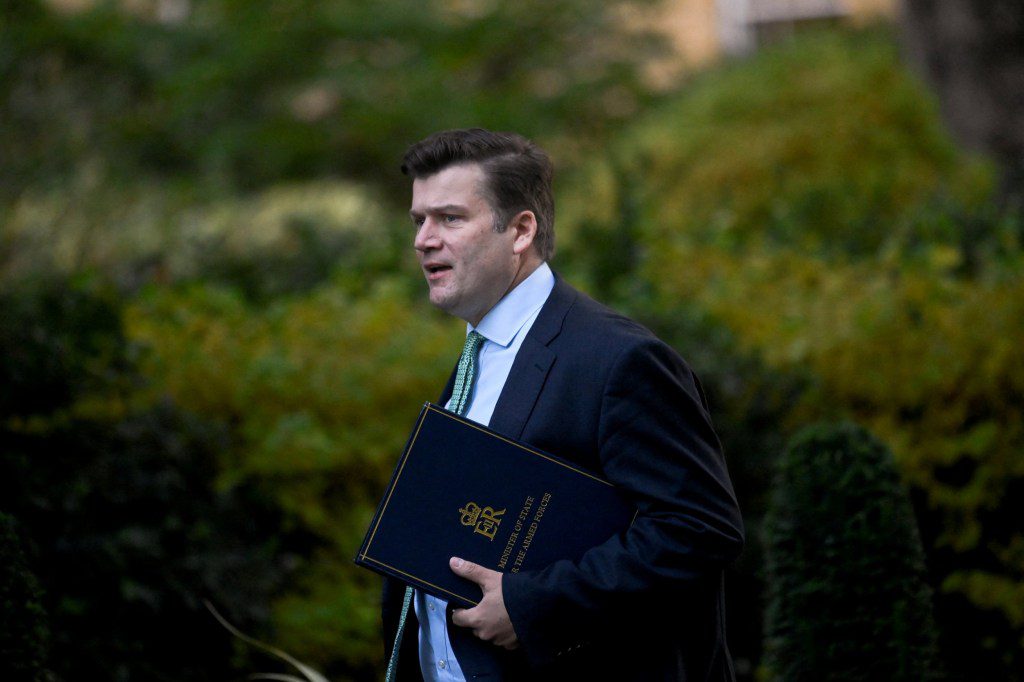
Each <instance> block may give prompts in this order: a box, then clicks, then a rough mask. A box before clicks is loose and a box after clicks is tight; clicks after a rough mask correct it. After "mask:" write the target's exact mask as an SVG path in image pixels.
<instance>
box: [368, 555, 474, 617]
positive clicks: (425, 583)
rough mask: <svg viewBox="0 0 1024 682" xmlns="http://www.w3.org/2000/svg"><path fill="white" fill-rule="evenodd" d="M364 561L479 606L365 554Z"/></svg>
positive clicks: (470, 600)
mask: <svg viewBox="0 0 1024 682" xmlns="http://www.w3.org/2000/svg"><path fill="white" fill-rule="evenodd" d="M363 559H364V560H366V561H372V562H373V563H375V564H377V565H378V566H383V567H384V568H386V569H388V570H391V571H394V572H395V573H401V574H402V575H404V576H405V577H406V578H412V579H413V580H416V581H419V582H421V583H423V584H424V585H429V586H430V587H433V588H434V589H435V590H440V591H442V592H444V593H445V594H450V595H452V596H453V597H455V598H456V599H461V600H462V601H465V602H469V603H470V604H472V605H473V606H476V605H477V604H479V603H480V602H478V601H473V600H472V599H468V598H466V597H463V596H462V595H461V594H458V593H457V592H452V591H451V590H446V589H444V588H443V587H441V586H440V585H435V584H434V583H432V582H430V581H427V580H424V579H423V578H419V577H417V576H414V575H413V574H412V573H406V572H405V571H403V570H401V569H399V568H395V567H394V566H392V565H390V564H386V563H384V562H383V561H378V560H377V559H374V558H373V557H372V556H367V555H366V554H365V553H364V554H363Z"/></svg>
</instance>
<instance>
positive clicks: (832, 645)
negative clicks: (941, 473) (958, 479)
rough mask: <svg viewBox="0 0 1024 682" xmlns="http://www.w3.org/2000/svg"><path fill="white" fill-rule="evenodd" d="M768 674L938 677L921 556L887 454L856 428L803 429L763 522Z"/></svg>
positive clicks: (793, 679) (795, 681) (782, 465)
mask: <svg viewBox="0 0 1024 682" xmlns="http://www.w3.org/2000/svg"><path fill="white" fill-rule="evenodd" d="M765 541H766V544H767V558H768V561H767V572H768V595H769V601H768V609H767V626H766V630H767V633H766V636H767V642H766V659H765V669H766V670H767V676H768V679H771V680H786V681H787V682H799V681H802V680H824V679H828V680H837V681H843V680H892V681H893V682H899V681H906V682H911V681H913V682H920V681H921V680H929V679H935V678H936V677H937V668H936V654H937V649H936V632H935V625H934V621H933V618H932V604H931V590H930V589H929V588H928V585H927V582H926V573H925V565H924V552H923V551H922V548H921V541H920V538H919V536H918V533H917V527H916V525H915V523H914V516H913V512H912V511H911V507H910V502H909V499H908V497H907V494H906V492H905V491H904V490H903V488H902V486H901V484H900V481H899V477H898V475H897V473H896V468H895V466H894V463H893V459H892V455H891V453H890V452H889V451H888V450H887V449H886V448H885V446H884V445H882V443H880V442H879V441H878V440H876V439H875V438H873V437H872V436H871V434H869V433H868V432H867V431H865V430H864V429H862V428H860V427H858V426H855V425H853V424H842V425H822V426H817V427H811V428H808V429H805V430H803V431H801V432H800V433H799V434H798V435H797V436H796V437H795V438H794V439H793V441H792V443H791V444H790V446H789V448H788V449H787V451H786V453H785V454H784V455H783V456H782V457H781V458H780V460H779V463H778V475H777V477H776V479H775V483H774V492H773V494H772V500H771V505H770V506H769V510H768V515H767V517H766V519H765Z"/></svg>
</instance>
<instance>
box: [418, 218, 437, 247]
mask: <svg viewBox="0 0 1024 682" xmlns="http://www.w3.org/2000/svg"><path fill="white" fill-rule="evenodd" d="M412 245H413V247H415V248H416V250H417V251H428V250H430V249H436V248H438V247H439V246H441V240H440V239H439V238H438V235H437V225H436V224H435V223H434V221H433V220H431V219H430V218H426V219H425V220H424V221H423V222H422V223H421V224H420V226H419V229H417V230H416V238H415V239H413V242H412Z"/></svg>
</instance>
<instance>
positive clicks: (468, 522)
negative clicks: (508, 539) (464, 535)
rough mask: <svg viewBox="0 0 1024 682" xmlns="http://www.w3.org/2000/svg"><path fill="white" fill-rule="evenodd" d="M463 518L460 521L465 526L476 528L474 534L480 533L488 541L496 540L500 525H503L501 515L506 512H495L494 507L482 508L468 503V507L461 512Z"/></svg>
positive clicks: (473, 503) (474, 503)
mask: <svg viewBox="0 0 1024 682" xmlns="http://www.w3.org/2000/svg"><path fill="white" fill-rule="evenodd" d="M459 513H460V514H462V517H461V518H460V519H459V520H460V521H461V522H462V525H463V526H475V528H474V529H473V532H474V533H480V535H483V536H484V537H486V538H487V539H488V540H494V535H495V533H497V532H498V524H500V523H501V515H502V514H504V513H505V510H504V509H502V510H500V511H494V507H481V506H480V505H478V504H477V503H476V502H467V503H466V506H465V507H463V508H462V509H460V510H459Z"/></svg>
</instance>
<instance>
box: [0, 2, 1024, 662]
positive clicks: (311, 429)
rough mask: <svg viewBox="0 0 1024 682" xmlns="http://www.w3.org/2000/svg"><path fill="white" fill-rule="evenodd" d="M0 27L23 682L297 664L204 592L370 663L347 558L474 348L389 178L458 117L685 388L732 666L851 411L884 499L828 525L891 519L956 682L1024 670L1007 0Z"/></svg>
mask: <svg viewBox="0 0 1024 682" xmlns="http://www.w3.org/2000/svg"><path fill="white" fill-rule="evenodd" d="M865 6H866V7H865ZM801 7H803V8H804V9H803V10H801V9H800V8H801ZM758 8H760V9H758ZM766 8H768V9H766ZM771 8H775V9H776V10H778V12H777V13H776V14H775V15H772V14H771V13H770V12H769V11H768V10H769V9H771ZM786 8H789V10H792V11H790V12H789V13H788V14H787V13H786V11H785V10H786ZM794 8H795V9H794ZM806 8H812V9H813V10H814V11H809V10H807V9H806ZM740 10H745V11H746V13H745V14H744V13H742V12H740V13H739V14H737V12H739V11H740ZM755 10H757V11H755ZM798 10H799V11H798ZM758 12H761V14H758ZM737 17H739V18H737ZM0 22H2V23H0V351H2V354H0V608H2V609H3V613H2V619H0V672H2V673H3V674H2V675H0V676H2V677H3V679H11V680H18V679H26V680H29V679H40V680H46V679H51V680H79V679H109V680H186V679H187V680H227V679H242V678H244V677H245V676H246V675H247V674H248V673H252V672H259V671H271V670H277V671H281V670H282V669H281V668H279V667H278V666H277V664H276V663H275V662H274V661H273V660H272V659H270V658H267V657H266V656H264V655H263V654H260V653H258V652H256V651H254V650H253V649H251V648H249V647H247V646H246V645H245V644H243V643H242V642H240V641H238V640H237V639H234V638H233V637H232V636H231V635H230V634H229V633H228V632H226V631H225V630H224V629H223V628H221V626H220V625H219V624H218V623H217V622H216V621H215V620H214V618H213V617H212V616H211V615H210V613H209V612H208V611H207V610H206V608H205V607H204V605H203V601H204V600H208V601H209V602H210V603H211V604H213V605H214V606H215V607H216V608H217V609H218V610H219V611H220V612H221V613H223V614H224V615H225V617H226V618H227V619H228V620H230V621H231V622H232V623H234V624H235V625H237V626H238V627H240V628H241V629H242V630H244V631H246V632H248V633H250V634H252V635H255V636H257V637H259V638H260V639H262V640H264V641H267V642H270V643H273V644H274V645H276V646H279V647H281V648H283V649H285V650H287V651H288V652H290V653H291V654H293V655H295V656H297V657H298V658H300V659H302V660H304V661H306V662H307V663H309V664H311V665H313V666H315V667H316V668H318V669H319V670H320V671H322V672H323V673H324V674H325V675H326V676H327V677H328V678H330V679H331V680H371V679H377V678H379V677H380V676H381V671H382V668H383V665H382V656H383V647H382V644H381V642H380V639H379V635H378V598H379V581H378V579H377V578H376V577H375V576H374V575H372V574H370V573H368V572H366V571H365V570H363V569H358V568H356V567H355V566H354V564H353V562H352V559H353V557H354V555H355V552H356V549H357V547H358V545H359V542H360V541H361V539H362V535H363V532H364V530H365V528H366V525H367V523H368V521H369V518H370V516H371V514H372V513H373V509H374V507H375V505H376V503H377V501H378V496H379V494H380V492H381V490H382V489H383V486H384V485H385V483H386V481H387V479H388V477H389V475H390V472H391V469H392V466H393V464H394V462H395V459H396V457H397V456H398V454H399V453H400V450H401V448H402V445H403V443H404V442H405V438H406V435H407V429H408V427H409V425H410V424H411V423H412V420H413V419H414V418H415V416H416V414H417V413H418V411H419V408H420V406H421V405H422V403H423V402H424V401H425V400H431V399H435V398H436V397H437V395H438V393H439V392H440V389H441V387H442V386H443V384H444V381H445V379H446V378H447V375H448V373H449V371H450V370H451V367H452V365H453V363H454V361H455V359H456V356H457V354H458V350H459V348H460V344H461V341H460V338H459V337H460V336H461V335H462V333H463V325H462V324H461V323H458V322H456V321H453V320H451V319H448V318H446V317H445V316H444V315H443V314H441V313H439V312H437V311H435V310H433V309H432V308H431V307H430V306H429V304H428V303H427V302H426V297H425V295H424V294H425V288H424V285H423V283H422V280H421V276H420V274H419V272H418V269H417V268H416V266H415V259H414V257H413V250H412V248H411V241H412V229H411V226H410V224H409V220H408V217H407V215H406V211H407V209H408V196H409V183H408V180H407V179H406V178H404V177H403V176H401V174H400V173H399V171H398V166H399V160H400V157H401V154H402V152H403V151H404V149H405V148H406V147H407V146H408V145H409V144H411V143H413V142H415V141H417V140H418V139H420V138H422V137H424V136H425V135H427V134H429V133H431V132H433V131H435V130H438V129H443V128H451V127H465V126H474V125H480V126H484V127H488V128H492V129H499V130H506V129H510V130H516V131H518V132H521V133H523V134H525V135H527V136H529V137H532V138H534V139H535V140H536V141H538V142H539V143H540V144H542V145H543V146H544V147H545V148H547V149H548V150H549V152H550V153H551V155H552V157H553V158H554V161H555V164H556V191H557V202H558V217H557V235H558V242H557V248H558V252H557V255H556V257H555V259H554V261H553V265H554V267H555V269H556V270H558V271H559V272H560V273H562V274H563V275H564V276H565V277H566V278H567V279H568V280H569V281H571V282H573V283H575V284H576V285H578V286H579V287H581V288H583V289H585V290H587V291H589V292H590V293H591V294H592V295H593V296H594V297H596V298H598V299H599V300H601V301H603V302H606V303H608V304H610V305H612V306H613V307H615V308H617V309H619V310H622V311H623V312H626V313H627V314H630V315H631V316H633V317H635V318H637V319H638V320H640V321H642V322H644V323H645V324H646V325H648V326H649V327H651V328H652V329H653V330H655V331H656V332H657V333H658V334H659V335H660V336H661V337H662V338H664V339H666V340H667V341H669V342H670V343H672V344H673V345H674V346H675V347H676V348H678V349H679V351H680V352H681V353H682V354H683V356H684V357H686V358H687V359H688V360H689V361H690V363H691V364H692V365H693V366H694V368H695V369H696V371H697V373H698V374H699V375H700V376H701V378H702V380H703V382H704V385H705V388H706V389H707V391H708V394H709V398H710V402H711V406H712V411H713V415H714V418H715V421H716V425H717V428H718V432H719V434H720V436H721V439H722V441H723V445H724V448H725V451H726V455H727V458H728V462H729V466H730V469H731V472H732V475H733V479H734V481H735V483H736V486H737V492H738V495H739V498H740V503H741V507H742V508H743V511H744V516H745V521H746V524H747V528H748V545H747V548H746V550H745V553H744V555H743V556H742V557H741V560H740V561H739V563H738V565H737V566H736V567H735V568H734V569H732V570H731V571H730V574H729V576H728V595H729V610H730V614H729V628H730V646H731V649H732V654H733V656H734V659H735V661H736V665H737V671H738V673H739V675H740V678H741V679H742V680H748V681H749V680H764V679H775V677H774V676H775V675H777V674H781V667H780V666H779V665H778V664H776V666H777V667H776V668H775V669H772V668H771V666H770V665H769V664H767V663H766V660H768V659H767V658H766V655H765V646H766V645H765V640H766V633H765V622H766V610H767V609H768V607H767V604H768V602H769V600H770V599H772V598H774V597H772V595H773V594H774V595H776V596H777V594H778V593H779V589H780V588H779V587H778V585H776V586H775V587H770V586H769V585H767V583H768V582H769V578H770V576H769V575H768V572H767V570H766V558H765V532H764V530H765V523H764V521H765V519H766V514H767V518H768V519H770V520H773V521H772V523H774V524H775V526H774V527H775V528H776V530H775V531H773V532H774V533H776V536H777V534H778V533H779V532H780V531H779V530H778V528H779V527H780V526H779V524H780V523H782V524H783V526H784V525H785V523H784V521H785V518H788V517H786V516H785V514H792V515H793V518H805V517H810V518H815V517H814V514H816V513H817V512H818V511H819V510H818V509H816V508H815V507H814V505H813V504H810V506H808V507H806V508H805V507H800V506H799V505H797V506H796V507H793V506H792V504H796V502H793V500H790V501H789V502H790V503H792V504H790V506H788V507H787V506H784V505H782V504H781V503H779V504H777V505H776V506H777V507H778V508H777V509H774V511H771V512H769V507H770V506H771V505H772V504H773V502H772V500H771V495H770V494H771V491H772V488H773V476H774V472H775V471H776V470H777V469H778V468H779V465H778V461H779V458H780V457H781V456H782V454H783V453H784V452H786V451H787V443H790V442H791V439H792V438H793V436H794V435H795V434H796V433H797V432H799V431H801V429H803V428H804V427H806V426H808V425H810V424H812V423H815V422H821V421H822V420H844V421H848V422H855V423H857V424H859V425H860V426H859V427H857V428H858V429H863V430H865V431H864V433H867V432H869V433H870V434H871V436H870V437H868V436H865V435H857V434H861V433H862V432H861V431H857V430H854V431H842V432H841V433H842V434H843V435H842V438H844V439H846V438H849V439H852V440H849V439H848V440H842V443H841V444H840V445H836V446H834V447H842V448H847V449H848V451H849V452H850V453H852V454H850V455H849V456H850V457H851V458H853V459H852V460H851V461H860V460H858V459H857V458H858V457H861V455H858V454H857V453H858V452H861V453H869V454H870V456H871V457H872V458H874V459H872V461H875V460H876V459H877V460H878V461H883V460H885V457H888V458H889V460H891V461H892V462H894V463H895V471H896V472H897V478H895V479H893V480H894V481H895V482H893V483H892V484H891V485H889V484H886V485H887V486H888V487H886V485H882V484H881V483H879V484H878V485H874V484H871V485H867V484H865V485H863V486H861V487H860V488H857V490H859V491H862V492H860V493H858V494H859V495H861V497H855V496H854V497H850V498H848V499H847V501H845V502H841V503H840V502H836V503H835V504H832V507H830V508H835V506H836V504H838V505H839V508H841V509H844V510H848V511H849V513H850V514H854V513H855V512H856V508H858V502H857V500H859V499H863V502H864V505H865V507H868V506H871V502H872V500H871V499H867V498H870V497H872V496H875V495H880V496H884V495H889V494H890V493H893V491H894V490H897V489H901V490H904V491H906V492H907V493H909V499H910V503H911V508H912V516H913V520H915V521H916V525H917V528H918V533H919V536H920V539H921V542H922V544H923V550H924V552H923V558H924V562H925V563H924V565H925V566H926V569H925V574H924V580H925V581H926V583H927V585H926V586H925V588H924V589H923V590H922V592H921V593H922V594H923V595H924V598H925V599H926V600H927V599H928V598H930V599H931V600H932V603H933V606H934V622H935V624H936V629H937V633H938V634H937V637H938V651H939V657H938V658H939V661H940V663H939V666H940V667H941V668H942V669H943V670H944V673H945V675H946V676H947V677H948V678H949V679H954V680H1022V679H1024V523H1022V519H1024V250H1022V249H1024V246H1022V237H1024V219H1022V203H1021V200H1022V192H1021V180H1022V177H1024V174H1022V168H1024V161H1022V160H1024V142H1022V140H1024V119H1022V117H1021V98H1022V92H1024V66H1022V64H1024V58H1022V55H1021V51H1022V49H1024V48H1022V46H1024V37H1022V36H1024V34H1022V31H1024V18H1022V10H1021V9H1020V3H1019V2H1010V1H1005V0H995V1H993V2H981V1H978V0H975V1H971V0H939V1H936V2H923V1H916V0H908V2H907V3H906V4H905V5H901V4H899V3H896V2H884V1H880V2H873V3H871V2H861V3H857V2H851V3H842V2H838V1H837V2H805V3H802V4H801V3H799V2H796V1H795V0H793V2H788V3H786V2H775V3H770V2H760V3H759V2H758V1H757V0H749V1H745V2H741V1H740V0H732V1H726V0H718V1H717V2H716V1H713V0H708V1H707V2H700V1H699V0H677V1H675V2H666V3H664V4H658V3H655V2H646V3H639V4H637V3H621V4H620V3H608V2H594V1H591V0H544V1H543V2H539V1H536V0H517V1H505V0H434V1H428V0H381V1H379V2H368V1H365V0H194V1H193V0H120V1H117V2H96V1H90V0H63V1H60V0H46V1H43V0H8V1H7V2H5V3H4V4H3V9H2V15H0ZM702 22H704V23H702ZM815 433H817V432H815ZM849 433H853V434H854V435H852V436H850V435H849ZM815 437H820V439H821V440H822V442H831V441H829V438H833V437H832V436H828V435H821V434H818V435H817V436H815V435H814V434H812V436H811V437H804V438H803V439H802V440H800V439H798V440H797V442H796V445H794V446H792V447H793V450H792V452H793V453H795V454H793V455H792V456H791V457H790V458H789V459H787V462H789V463H788V464H785V465H784V466H783V467H782V469H783V471H784V472H785V475H784V476H783V477H782V478H780V479H777V480H779V481H786V480H791V479H795V480H797V481H798V482H799V480H800V479H801V476H800V471H802V469H801V468H800V467H801V466H809V465H806V464H800V463H801V462H804V461H813V459H811V460H802V459H800V457H802V456H804V455H803V454H801V453H803V452H804V451H805V450H806V448H807V447H809V446H807V443H809V442H815V441H814V438H815ZM857 439H860V440H857ZM865 439H868V441H865ZM870 439H876V440H870ZM833 440H834V438H833ZM854 441H856V442H858V443H859V442H862V441H863V442H870V445H869V446H859V445H857V446H854V445H850V443H853V442H854ZM837 442H838V441H837ZM829 447H833V446H831V445H830V446H829ZM801 448H803V449H801ZM858 448H860V449H858ZM812 449H813V448H812ZM845 451H846V450H844V452H845ZM885 452H889V453H891V454H889V455H884V456H883V455H882V454H878V453H885ZM863 456H865V457H866V456H867V455H863ZM844 461H845V460H844ZM815 466H817V465H815ZM794 472H795V473H794ZM786 476H788V477H789V479H787V478H786ZM867 478H868V480H869V482H870V479H871V476H870V475H869V476H868V477H867ZM842 479H843V477H842V475H840V474H837V475H836V477H835V479H834V480H835V482H836V485H837V486H839V485H840V484H841V483H842ZM879 480H881V479H879ZM885 480H888V479H885ZM864 491H866V492H864ZM873 491H874V492H873ZM878 491H881V492H878ZM817 494H819V493H815V492H812V493H808V495H809V497H808V499H811V498H813V497H814V495H817ZM893 494H895V493H893ZM793 499H794V500H795V499H797V498H795V497H794V498H793ZM844 499H846V498H844ZM850 500H852V501H850ZM825 506H828V505H825ZM825 506H823V507H822V508H823V509H824V508H825ZM804 512H806V513H804ZM880 513H881V514H882V516H885V514H886V513H887V512H880ZM780 520H781V521H780ZM897 525H898V524H897ZM912 525H913V524H911V526H912ZM898 527H899V528H900V530H899V531H898V532H899V533H902V535H899V537H900V538H905V537H911V538H912V537H913V535H914V533H913V531H912V530H907V528H909V526H905V525H904V526H898ZM900 542H901V543H902V542H903V541H902V540H901V541H900ZM907 542H910V541H907ZM889 544H892V543H889ZM899 546H902V544H900V545H899ZM811 549H812V554H811V556H812V559H810V560H808V561H807V562H806V563H807V565H808V566H810V568H812V569H813V565H814V563H815V560H814V559H813V557H814V556H816V555H815V554H814V552H813V549H814V548H811ZM890 549H891V548H890ZM908 552H909V554H908V556H911V557H914V556H916V555H915V554H913V552H911V551H910V549H908ZM896 553H899V552H898V549H897V550H896ZM821 556H822V559H821V562H822V565H823V566H825V567H826V568H828V567H827V566H826V564H827V563H828V561H829V558H828V557H829V556H832V555H828V554H825V553H823V554H822V555H821ZM777 563H778V562H776V563H775V564H773V565H777ZM833 568H835V567H833ZM839 568H842V567H839ZM869 568H870V567H869ZM862 577H863V579H864V583H874V582H880V581H881V582H884V581H885V580H886V579H887V574H886V573H885V571H882V572H881V573H880V574H878V573H876V574H873V575H867V574H865V575H863V576H862ZM808 580H814V578H808ZM853 587H854V586H853V585H850V589H853ZM843 589H844V588H843V586H842V584H839V586H838V587H836V591H837V592H841V591H843ZM899 589H901V590H904V591H906V590H909V589H911V588H899ZM914 589H916V588H914ZM787 617H792V616H787ZM880 632H881V631H874V632H869V633H868V637H874V638H875V639H876V640H878V639H879V638H882V639H883V640H886V641H888V640H887V638H888V637H889V635H883V634H880ZM904 634H906V633H904ZM895 636H897V637H898V636H899V633H897V634H896V635H895ZM856 653H857V652H856V651H854V654H856ZM863 653H864V655H867V651H866V650H865V652H863ZM837 675H838V673H837ZM789 679H797V678H796V677H793V678H789ZM806 679H813V678H806ZM819 679H823V678H819ZM833 679H840V677H839V676H837V677H835V678H833ZM842 679H846V678H842ZM849 679H868V678H862V677H855V676H854V677H850V678H849ZM873 679H885V678H884V677H875V678H873ZM890 679H896V678H895V677H893V678H890ZM900 679H912V678H911V677H902V678H900Z"/></svg>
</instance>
